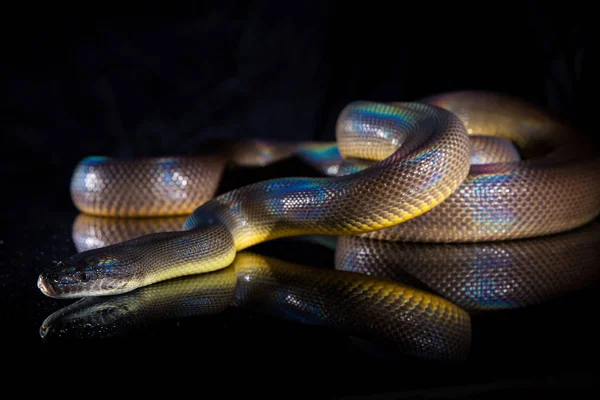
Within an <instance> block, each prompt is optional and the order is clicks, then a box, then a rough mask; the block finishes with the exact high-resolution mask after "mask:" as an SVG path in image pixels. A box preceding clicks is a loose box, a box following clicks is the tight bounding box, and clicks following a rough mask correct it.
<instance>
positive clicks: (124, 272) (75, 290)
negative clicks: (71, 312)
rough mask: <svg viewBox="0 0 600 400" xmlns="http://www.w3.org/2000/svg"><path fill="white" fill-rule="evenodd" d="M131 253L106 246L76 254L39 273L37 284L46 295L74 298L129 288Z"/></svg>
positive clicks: (118, 291)
mask: <svg viewBox="0 0 600 400" xmlns="http://www.w3.org/2000/svg"><path fill="white" fill-rule="evenodd" d="M133 278H134V272H133V269H132V268H131V256H130V255H128V254H127V253H126V252H123V251H122V250H120V248H118V247H113V246H107V247H103V248H99V249H94V250H89V251H85V252H82V253H79V254H76V255H74V256H72V257H70V258H68V259H67V260H64V261H61V262H59V263H58V264H56V265H55V266H54V267H52V268H51V269H49V270H47V271H45V272H43V273H42V274H40V276H39V278H38V288H39V289H40V290H41V291H42V292H43V293H44V294H45V295H46V296H49V297H54V298H63V299H64V298H76V297H85V296H94V295H98V294H118V293H123V292H126V291H129V290H131V288H130V287H129V286H130V285H131V281H132V280H133Z"/></svg>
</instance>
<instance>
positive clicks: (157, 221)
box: [72, 213, 187, 252]
mask: <svg viewBox="0 0 600 400" xmlns="http://www.w3.org/2000/svg"><path fill="white" fill-rule="evenodd" d="M186 219H187V215H186V216H181V217H162V218H111V217H95V216H93V215H87V214H83V213H80V214H79V215H78V216H77V217H76V218H75V222H73V229H72V238H73V244H74V245H75V249H76V250H77V251H78V252H82V251H86V250H91V249H97V248H100V247H105V246H108V245H110V244H115V243H119V242H124V241H126V240H130V239H135V238H137V237H140V236H144V235H149V234H151V233H158V232H175V231H179V230H181V227H182V226H183V223H184V222H185V220H186Z"/></svg>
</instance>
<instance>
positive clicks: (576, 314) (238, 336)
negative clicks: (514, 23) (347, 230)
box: [0, 162, 600, 397]
mask: <svg viewBox="0 0 600 400" xmlns="http://www.w3.org/2000/svg"><path fill="white" fill-rule="evenodd" d="M292 171H302V172H308V171H306V170H302V169H301V167H299V166H298V165H297V164H296V163H294V162H283V163H279V164H278V165H276V166H274V167H272V168H268V169H265V170H262V171H258V170H246V171H241V170H230V171H229V172H228V173H227V174H226V176H225V181H228V182H229V184H230V185H232V184H233V185H237V184H243V183H247V182H251V181H254V180H257V179H264V178H268V177H270V176H271V175H273V174H280V173H291V172H292ZM66 185H67V182H65V183H64V186H63V187H62V188H57V191H58V190H59V189H60V190H62V191H66V190H67V189H66V188H67V186H66ZM227 188H228V185H227V184H225V183H224V184H223V187H222V188H221V190H227ZM59 198H60V197H59ZM49 204H50V205H49V206H48V207H45V203H44V199H43V198H39V197H38V198H36V197H29V198H27V199H25V198H23V200H22V208H21V209H20V210H19V211H20V212H18V213H15V214H14V215H5V216H4V217H5V218H9V219H11V218H12V217H16V216H18V217H19V218H18V221H19V222H18V224H13V225H9V224H10V223H9V224H4V225H3V226H4V227H10V229H9V230H6V229H5V230H4V232H3V234H2V237H1V238H0V239H1V240H2V242H1V245H0V246H1V251H2V257H1V262H2V265H1V271H2V275H1V280H0V296H1V304H2V315H3V329H2V333H3V336H5V338H4V340H3V343H4V344H5V345H6V346H7V347H9V348H11V349H13V350H14V352H13V353H12V354H13V357H12V360H11V365H13V366H15V367H16V366H19V368H33V367H34V366H35V368H36V369H37V368H42V369H43V373H41V372H42V371H38V372H40V373H41V374H40V375H39V376H40V377H45V378H49V379H50V380H53V379H60V377H61V376H63V377H64V374H65V373H68V374H73V373H76V371H77V370H78V369H80V368H90V369H93V370H94V371H95V372H94V373H95V374H96V373H98V374H102V373H105V372H106V371H112V372H111V374H112V373H116V371H120V372H119V374H122V373H127V374H133V375H135V376H139V377H140V378H141V377H143V376H146V374H147V373H159V371H160V374H162V373H166V374H167V375H171V379H176V378H175V377H177V376H179V377H183V376H195V375H197V374H201V375H202V376H203V378H202V379H203V380H204V379H207V380H208V382H205V383H203V384H207V385H209V383H210V381H211V380H212V379H213V378H210V377H215V378H216V377H218V376H219V375H222V374H223V376H227V377H228V379H232V380H234V381H235V382H236V385H235V386H236V387H237V388H238V389H243V388H244V387H246V389H243V390H250V391H252V390H259V391H262V390H271V389H273V390H279V389H277V388H279V387H280V388H282V390H287V391H289V390H293V392H296V391H301V392H304V391H308V392H312V391H314V390H317V388H319V389H318V390H319V393H326V394H335V395H344V394H347V395H349V394H358V393H363V394H368V393H369V394H374V393H386V392H394V393H399V392H402V393H413V394H414V393H421V392H422V391H425V392H424V393H428V394H429V395H430V396H436V395H442V396H444V395H447V394H452V393H454V394H455V395H457V396H466V397H469V396H472V395H474V394H477V393H479V394H481V395H482V396H483V394H482V393H490V392H494V391H496V390H501V391H502V392H503V393H509V392H510V391H513V390H517V391H520V392H523V391H529V390H534V389H535V390H551V391H555V390H557V388H568V391H569V393H572V391H573V390H579V389H581V388H583V387H586V386H588V385H591V384H593V383H594V380H595V378H594V377H595V376H596V367H595V366H594V365H593V364H594V360H597V358H598V356H600V351H599V350H600V345H598V341H597V337H598V335H599V333H600V331H599V330H598V328H597V321H596V314H597V309H598V304H599V298H600V297H599V296H598V292H597V290H598V284H597V283H595V284H593V285H591V286H590V287H589V288H587V289H585V290H582V291H580V292H577V293H574V294H572V295H569V296H565V297H562V298H557V299H555V300H552V301H549V302H547V303H545V304H542V305H538V306H532V307H527V308H524V309H519V310H507V311H497V312H487V313H481V314H478V315H473V318H472V323H473V342H472V349H471V353H470V356H469V359H468V360H467V361H466V362H459V363H439V362H430V361H425V360H420V359H416V358H411V357H405V356H403V355H401V354H397V353H392V352H390V351H388V350H387V349H384V348H379V347H378V346H377V345H373V344H368V343H366V342H363V341H361V340H358V339H354V338H351V337H348V336H347V335H345V334H344V332H339V331H335V330H332V329H327V328H322V327H313V326H307V325H301V324H299V323H295V322H289V321H282V320H279V319H277V318H275V317H271V316H269V315H263V314H259V313H254V312H251V311H248V310H244V309H237V308H229V309H227V310H226V311H225V312H223V313H221V314H217V315H213V316H207V317H194V318H182V319H176V320H167V321H159V322H156V323H152V324H148V325H147V326H141V327H138V328H137V329H135V330H133V331H132V332H130V333H129V334H127V335H125V336H124V337H116V338H110V339H100V338H99V339H87V340H75V339H71V340H58V341H44V340H42V339H41V337H40V334H39V328H40V325H41V324H42V322H43V321H44V319H45V318H46V317H47V316H48V315H49V314H51V313H53V312H54V311H57V310H58V309H60V308H62V307H64V306H66V305H68V304H70V303H72V302H73V301H69V300H54V299H50V298H48V297H45V296H44V295H43V294H42V293H41V292H40V291H39V290H38V288H37V287H36V278H37V275H38V274H39V272H40V271H41V270H42V269H44V268H46V267H48V266H50V265H52V264H54V263H56V262H58V261H59V260H61V259H63V258H65V257H67V256H69V255H71V254H73V253H75V248H74V246H73V243H72V238H71V233H72V232H71V226H72V222H73V221H74V218H75V217H76V215H77V211H76V210H75V209H74V207H73V206H72V205H71V204H70V203H69V202H68V201H66V202H62V203H61V202H60V201H58V200H57V201H56V202H54V203H52V202H50V203H49ZM253 251H256V252H260V253H263V254H266V255H271V256H274V257H277V258H280V259H282V260H287V261H293V262H296V263H299V264H304V265H311V266H315V267H323V268H331V267H332V266H333V256H334V253H333V251H332V250H330V249H327V248H325V247H323V246H318V245H314V244H310V243H305V242H299V241H297V240H292V239H287V240H279V241H275V242H271V243H264V244H261V245H259V246H256V247H255V248H253ZM188 363H190V364H189V368H188ZM165 368H166V370H164V369H165ZM68 371H70V372H68ZM101 371H105V372H101ZM199 371H200V372H199ZM188 374H189V375H188ZM136 379H139V378H136ZM165 379H166V378H165ZM259 382H260V388H259V387H257V386H256V385H258V384H259ZM244 385H247V386H244ZM209 386H210V385H209ZM216 387H218V385H217V386H215V387H213V389H215V388H216ZM292 388H293V389H292ZM434 388H435V389H434ZM479 394H478V395H479Z"/></svg>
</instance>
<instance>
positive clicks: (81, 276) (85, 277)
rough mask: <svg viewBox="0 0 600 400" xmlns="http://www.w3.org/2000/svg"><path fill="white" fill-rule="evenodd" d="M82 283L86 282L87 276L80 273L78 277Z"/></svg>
mask: <svg viewBox="0 0 600 400" xmlns="http://www.w3.org/2000/svg"><path fill="white" fill-rule="evenodd" d="M79 277H80V279H81V281H82V282H86V281H87V280H88V276H87V274H86V273H85V272H82V273H81V275H80V276H79Z"/></svg>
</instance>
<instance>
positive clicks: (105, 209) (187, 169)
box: [71, 156, 225, 217]
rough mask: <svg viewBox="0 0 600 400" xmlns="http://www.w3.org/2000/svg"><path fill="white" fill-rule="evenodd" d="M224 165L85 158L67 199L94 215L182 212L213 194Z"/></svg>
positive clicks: (201, 160) (216, 160) (219, 161)
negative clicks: (69, 198) (69, 197)
mask: <svg viewBox="0 0 600 400" xmlns="http://www.w3.org/2000/svg"><path fill="white" fill-rule="evenodd" d="M224 166H225V159H223V158H222V157H221V156H206V157H176V158H166V157H165V158H141V159H135V160H120V159H112V158H105V159H95V158H87V159H85V160H82V161H81V162H80V163H79V164H78V165H77V166H76V168H75V171H74V173H73V177H72V179H71V198H72V199H73V202H74V204H75V206H76V207H77V208H78V209H79V210H80V211H82V212H85V213H89V214H93V215H101V216H118V217H131V216H142V217H149V216H169V215H185V214H189V213H191V212H192V211H193V210H194V209H196V208H197V207H198V206H199V205H201V204H203V203H205V202H206V201H208V200H210V199H212V198H213V196H214V195H215V192H216V190H217V186H218V184H219V181H220V180H221V175H222V173H223V169H224ZM199 188H201V189H200V190H199Z"/></svg>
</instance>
